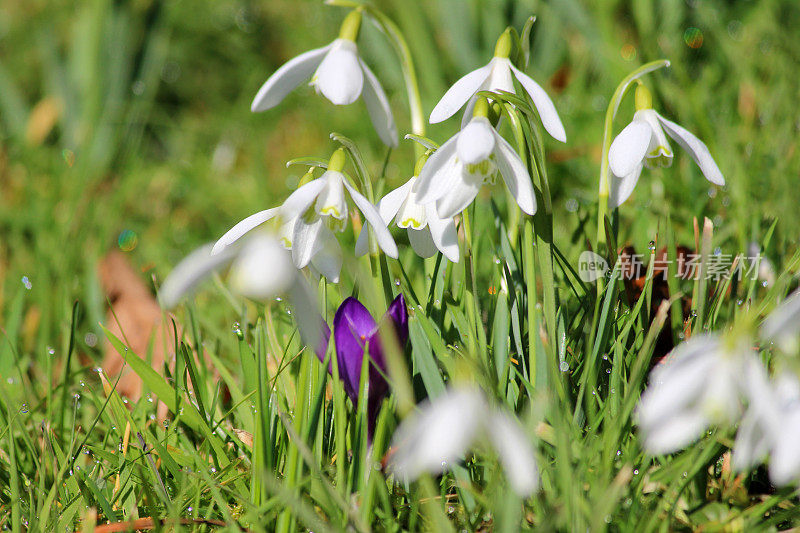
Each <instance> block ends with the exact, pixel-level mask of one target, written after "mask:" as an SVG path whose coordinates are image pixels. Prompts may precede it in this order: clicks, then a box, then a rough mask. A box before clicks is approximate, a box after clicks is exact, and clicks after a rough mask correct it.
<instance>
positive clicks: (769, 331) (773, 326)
mask: <svg viewBox="0 0 800 533" xmlns="http://www.w3.org/2000/svg"><path fill="white" fill-rule="evenodd" d="M798 333H800V290H796V291H795V292H793V293H792V294H790V295H789V297H788V298H786V299H785V300H784V301H783V302H782V303H781V304H780V305H779V306H778V307H777V308H775V310H774V311H772V313H770V314H769V316H767V318H766V319H765V320H764V323H763V324H762V326H761V336H762V337H763V338H765V339H769V340H771V341H773V342H777V343H779V344H785V343H786V342H787V341H790V340H792V339H794V338H796V337H797V335H798Z"/></svg>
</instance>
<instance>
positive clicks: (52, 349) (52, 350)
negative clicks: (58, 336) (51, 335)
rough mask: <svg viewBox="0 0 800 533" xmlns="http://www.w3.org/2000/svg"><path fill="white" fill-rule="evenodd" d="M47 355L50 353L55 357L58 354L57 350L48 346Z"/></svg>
mask: <svg viewBox="0 0 800 533" xmlns="http://www.w3.org/2000/svg"><path fill="white" fill-rule="evenodd" d="M47 353H48V354H49V355H55V354H56V350H55V348H53V347H52V346H48V347H47Z"/></svg>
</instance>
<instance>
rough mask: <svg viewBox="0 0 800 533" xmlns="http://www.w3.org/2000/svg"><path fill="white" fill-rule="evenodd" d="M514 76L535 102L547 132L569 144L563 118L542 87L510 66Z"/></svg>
mask: <svg viewBox="0 0 800 533" xmlns="http://www.w3.org/2000/svg"><path fill="white" fill-rule="evenodd" d="M510 66H511V70H512V72H514V76H516V77H517V80H519V82H520V83H521V84H522V87H523V88H524V89H525V91H527V93H528V95H529V96H530V97H531V100H533V105H534V106H536V111H538V112H539V118H541V119H542V126H544V129H546V130H547V133H549V134H550V135H551V136H552V137H553V138H554V139H555V140H557V141H561V142H562V143H565V142H567V133H566V131H564V125H563V124H561V118H559V116H558V111H556V106H555V105H554V104H553V101H552V100H551V99H550V97H549V96H547V93H546V92H545V91H544V89H542V87H541V86H540V85H539V84H538V83H536V82H535V81H533V79H531V78H530V77H528V76H527V75H526V74H525V73H524V72H522V71H521V70H519V69H517V68H516V67H514V65H510Z"/></svg>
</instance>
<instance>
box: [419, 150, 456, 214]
mask: <svg viewBox="0 0 800 533" xmlns="http://www.w3.org/2000/svg"><path fill="white" fill-rule="evenodd" d="M458 136H459V134H455V135H454V136H452V137H450V139H449V140H448V141H447V142H446V143H444V144H443V145H442V146H440V147H439V149H438V150H436V151H435V152H434V153H433V154H431V156H430V157H429V158H428V160H427V161H426V162H425V165H424V166H423V167H422V170H421V171H420V173H419V177H418V178H417V181H416V183H415V184H414V186H413V188H412V190H413V191H414V192H415V193H416V194H417V201H418V202H419V203H422V204H427V203H429V202H432V201H434V200H437V199H439V198H440V197H441V196H442V195H444V194H446V193H447V192H448V191H449V190H450V189H451V188H452V186H453V183H454V180H455V179H457V174H454V173H453V171H454V167H455V165H454V163H455V158H456V149H457V146H458Z"/></svg>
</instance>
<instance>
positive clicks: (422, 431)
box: [391, 388, 487, 480]
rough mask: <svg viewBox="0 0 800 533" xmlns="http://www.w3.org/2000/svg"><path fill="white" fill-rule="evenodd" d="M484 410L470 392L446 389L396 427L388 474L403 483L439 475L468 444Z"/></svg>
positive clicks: (481, 400) (479, 424) (473, 391)
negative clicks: (426, 473)
mask: <svg viewBox="0 0 800 533" xmlns="http://www.w3.org/2000/svg"><path fill="white" fill-rule="evenodd" d="M486 410H487V406H486V403H485V401H484V400H483V397H482V396H481V394H480V393H479V392H478V391H476V390H473V389H468V388H461V389H448V390H447V391H445V392H444V393H442V395H440V396H439V397H437V398H435V399H434V400H433V401H428V402H426V404H424V405H423V406H422V407H421V409H420V411H419V412H417V413H414V414H412V415H411V416H409V417H408V418H407V419H406V420H404V421H403V422H402V424H400V427H398V428H397V431H396V432H395V434H394V438H393V442H392V445H393V447H394V449H395V453H394V454H392V459H391V471H392V472H393V473H395V474H396V475H397V476H398V477H400V478H401V479H404V480H413V479H416V478H418V477H419V476H420V475H421V474H422V473H424V472H431V473H439V472H441V471H442V470H444V469H445V468H447V466H448V464H450V463H452V462H454V461H457V460H458V459H459V458H460V457H461V456H463V455H464V453H465V452H466V450H467V448H468V447H469V446H470V444H472V442H473V440H474V439H475V437H476V435H477V433H478V431H479V430H480V429H482V428H481V426H482V420H483V418H484V417H485V416H486Z"/></svg>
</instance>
